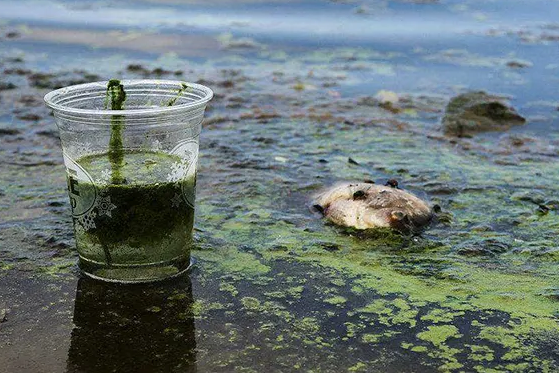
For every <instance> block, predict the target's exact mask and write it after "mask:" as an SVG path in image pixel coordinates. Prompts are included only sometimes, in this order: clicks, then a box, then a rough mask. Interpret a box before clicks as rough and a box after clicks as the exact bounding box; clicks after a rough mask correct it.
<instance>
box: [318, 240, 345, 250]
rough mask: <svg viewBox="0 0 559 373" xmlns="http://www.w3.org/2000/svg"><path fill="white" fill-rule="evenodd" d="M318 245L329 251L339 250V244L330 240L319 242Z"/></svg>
mask: <svg viewBox="0 0 559 373" xmlns="http://www.w3.org/2000/svg"><path fill="white" fill-rule="evenodd" d="M320 246H321V247H322V248H323V249H324V250H326V251H329V252H333V251H340V250H341V249H340V246H339V245H338V244H335V243H330V242H321V243H320Z"/></svg>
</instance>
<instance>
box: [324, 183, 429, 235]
mask: <svg viewBox="0 0 559 373" xmlns="http://www.w3.org/2000/svg"><path fill="white" fill-rule="evenodd" d="M314 207H316V208H317V209H318V210H320V211H321V212H322V213H323V214H324V216H325V217H326V218H327V219H328V220H330V221H332V222H333V223H334V224H337V225H341V226H346V227H353V228H357V229H369V228H393V229H396V230H398V231H400V232H405V233H406V232H415V231H419V230H421V228H423V227H425V226H426V225H427V224H428V223H429V222H430V221H431V219H432V218H433V212H432V210H431V208H430V207H429V206H428V205H427V203H426V202H424V201H423V200H421V199H419V198H418V197H416V196H414V195H413V194H411V193H409V192H406V191H404V190H401V189H397V188H394V187H391V186H382V185H376V184H369V183H354V184H342V185H338V186H334V187H332V188H330V189H328V190H326V191H324V192H323V193H321V194H319V195H318V196H317V197H316V198H315V202H314Z"/></svg>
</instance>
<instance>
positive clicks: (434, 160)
mask: <svg viewBox="0 0 559 373" xmlns="http://www.w3.org/2000/svg"><path fill="white" fill-rule="evenodd" d="M154 3H155V2H153V1H124V2H119V3H118V4H117V5H114V4H112V3H111V2H101V1H87V2H79V3H77V2H70V1H68V2H54V1H17V2H16V1H4V2H2V4H1V6H2V8H3V9H2V12H1V13H0V14H1V18H2V19H3V22H2V24H1V26H0V71H1V72H2V74H1V78H0V143H1V147H0V164H1V166H0V167H1V168H0V170H1V172H0V259H1V266H0V371H1V372H108V371H113V370H115V369H116V370H117V371H130V372H137V371H145V372H159V371H161V372H169V371H177V372H178V371H181V372H182V371H186V372H189V371H199V372H232V371H239V372H261V371H278V372H279V371H282V372H290V371H308V372H329V371H351V372H374V371H380V370H383V371H386V372H430V371H433V372H435V371H443V372H446V371H448V372H460V371H464V372H500V371H503V372H525V371H526V372H528V371H529V372H556V371H558V369H557V366H559V342H558V341H559V270H558V263H559V234H558V233H559V193H558V192H559V187H558V183H559V167H558V164H559V163H558V162H559V132H558V126H559V94H558V92H559V90H558V89H557V87H559V64H558V62H557V61H559V48H558V46H559V24H557V22H556V20H555V19H554V17H553V15H554V14H558V13H559V2H557V1H533V2H530V3H528V2H521V1H507V5H506V7H504V6H503V5H502V3H500V2H481V1H462V2H444V1H440V2H439V1H417V2H414V1H387V2H384V1H363V2H362V1H355V2H353V1H344V2H338V1H336V2H334V1H332V2H328V1H296V0H293V1H288V2H283V3H279V2H278V3H270V2H259V1H256V0H255V1H246V2H244V1H243V2H226V1H215V2H213V3H212V4H210V5H208V4H205V3H204V2H201V1H200V2H198V1H179V0H176V1H173V0H169V1H165V2H159V3H157V4H154ZM30 9H33V11H30ZM47 15H48V16H47ZM110 77H122V78H141V77H150V78H156V77H162V78H166V79H167V78H173V79H184V80H187V81H198V82H201V83H203V84H206V85H208V86H210V87H211V88H212V89H214V91H215V99H214V100H213V101H212V103H211V105H210V107H209V108H208V112H207V120H206V121H205V124H204V131H203V135H202V139H201V158H200V169H199V174H198V176H199V187H198V194H197V211H196V214H197V215H196V223H195V226H196V245H197V248H196V250H195V252H194V256H195V257H196V258H197V260H198V262H197V265H196V267H195V269H194V270H193V272H192V273H191V274H190V278H189V279H188V278H186V279H183V280H182V281H180V282H178V283H177V282H174V283H170V284H165V285H161V286H155V287H146V286H140V287H138V286H131V287H118V286H117V287H115V286H111V285H104V284H99V283H97V282H94V281H89V280H87V279H80V276H79V274H78V272H77V268H76V266H75V263H76V253H75V251H74V249H73V245H74V241H73V232H72V228H71V218H70V209H69V206H68V201H67V195H66V189H65V188H66V186H65V177H64V168H63V163H62V157H61V150H60V145H59V141H58V139H57V136H58V135H57V131H56V128H55V126H54V122H53V118H52V117H51V116H50V113H49V111H48V110H47V109H46V108H45V107H44V106H43V103H42V96H43V95H44V94H45V93H46V92H48V91H49V90H51V89H53V88H57V87H61V86H66V85H69V84H74V83H79V82H88V81H95V80H103V79H108V78H110ZM379 90H388V91H392V92H395V93H396V94H397V95H398V97H399V101H398V103H397V104H395V105H390V106H387V105H386V104H383V102H382V97H384V96H386V94H384V95H382V94H381V95H377V93H378V91H379ZM468 90H484V91H487V92H490V93H493V94H498V95H503V96H507V97H508V98H509V99H510V102H511V103H512V104H513V105H514V107H515V108H516V109H517V110H518V112H519V113H521V114H522V115H523V116H525V117H526V118H527V119H528V121H527V123H526V124H524V125H521V126H516V127H514V128H511V129H509V130H507V131H504V132H490V133H482V134H478V135H475V136H473V137H467V138H454V137H449V136H445V135H444V134H443V131H442V129H441V119H442V117H443V115H444V108H445V105H446V103H447V102H448V100H449V99H450V97H452V96H454V95H456V94H458V93H461V92H465V91H468ZM379 98H380V100H379ZM390 178H396V179H397V180H398V181H399V183H400V185H401V186H402V187H403V188H405V189H408V190H411V191H412V192H414V193H416V194H418V195H419V196H421V197H424V198H426V199H428V200H429V201H430V203H431V205H435V204H436V205H439V206H440V208H441V212H440V213H439V214H438V221H437V222H435V223H434V224H433V225H432V226H431V227H430V228H429V229H428V230H427V231H425V232H424V233H423V234H421V235H418V236H414V237H404V236H400V235H387V234H380V233H374V232H372V233H367V234H363V233H360V232H351V231H347V230H342V229H339V228H336V227H333V226H331V225H328V224H326V223H325V222H324V221H323V220H322V219H321V218H320V216H317V215H315V214H313V213H312V212H311V211H310V210H309V208H308V204H309V203H310V200H311V198H312V196H313V195H314V194H315V193H317V192H318V191H320V190H321V188H323V187H324V186H328V185H331V184H333V183H335V182H338V181H346V180H351V181H362V180H365V179H372V180H375V181H376V182H378V183H384V182H385V181H386V180H387V179H390ZM138 366H141V367H142V368H138Z"/></svg>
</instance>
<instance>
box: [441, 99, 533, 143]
mask: <svg viewBox="0 0 559 373" xmlns="http://www.w3.org/2000/svg"><path fill="white" fill-rule="evenodd" d="M525 122H526V119H525V118H524V117H522V116H521V115H519V114H518V113H517V112H516V110H514V108H512V107H510V106H508V105H507V104H506V103H505V101H504V99H503V98H502V97H498V96H493V95H489V94H487V93H485V92H469V93H464V94H461V95H459V96H456V97H454V98H452V99H451V100H450V102H449V103H448V105H447V106H446V113H445V116H444V118H443V130H444V133H445V134H446V135H450V136H459V137H462V136H469V135H471V134H473V133H476V132H484V131H498V130H506V129H508V128H509V127H511V126H516V125H521V124H524V123H525Z"/></svg>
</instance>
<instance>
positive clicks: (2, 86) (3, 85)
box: [0, 82, 17, 91]
mask: <svg viewBox="0 0 559 373" xmlns="http://www.w3.org/2000/svg"><path fill="white" fill-rule="evenodd" d="M15 88H17V86H16V85H15V84H14V83H4V82H0V91H7V90H8V89H15Z"/></svg>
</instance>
